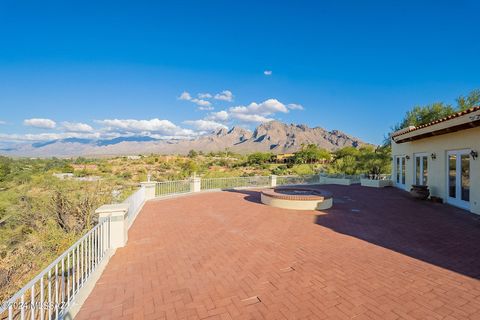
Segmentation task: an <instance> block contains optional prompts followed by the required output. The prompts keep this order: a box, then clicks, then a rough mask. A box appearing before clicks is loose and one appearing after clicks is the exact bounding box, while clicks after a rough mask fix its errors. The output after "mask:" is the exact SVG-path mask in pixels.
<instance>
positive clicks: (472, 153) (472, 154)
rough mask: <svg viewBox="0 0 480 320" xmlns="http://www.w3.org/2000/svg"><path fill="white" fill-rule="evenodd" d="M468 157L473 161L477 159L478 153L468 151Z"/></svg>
mask: <svg viewBox="0 0 480 320" xmlns="http://www.w3.org/2000/svg"><path fill="white" fill-rule="evenodd" d="M470 156H471V157H472V159H473V160H475V159H477V158H478V151H475V150H472V151H470Z"/></svg>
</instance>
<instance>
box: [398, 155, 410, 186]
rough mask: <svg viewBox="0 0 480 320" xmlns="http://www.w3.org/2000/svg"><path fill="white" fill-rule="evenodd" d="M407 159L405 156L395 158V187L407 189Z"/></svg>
mask: <svg viewBox="0 0 480 320" xmlns="http://www.w3.org/2000/svg"><path fill="white" fill-rule="evenodd" d="M406 161H407V159H406V158H405V156H396V157H395V185H396V186H397V187H400V188H402V189H405V167H406Z"/></svg>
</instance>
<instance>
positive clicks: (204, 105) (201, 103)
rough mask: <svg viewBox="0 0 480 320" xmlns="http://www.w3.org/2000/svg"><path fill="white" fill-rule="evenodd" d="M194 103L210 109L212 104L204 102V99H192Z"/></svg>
mask: <svg viewBox="0 0 480 320" xmlns="http://www.w3.org/2000/svg"><path fill="white" fill-rule="evenodd" d="M190 101H192V102H193V103H195V104H196V105H197V106H201V107H210V106H211V105H212V104H211V103H210V101H207V100H203V99H197V98H195V99H192V100H190Z"/></svg>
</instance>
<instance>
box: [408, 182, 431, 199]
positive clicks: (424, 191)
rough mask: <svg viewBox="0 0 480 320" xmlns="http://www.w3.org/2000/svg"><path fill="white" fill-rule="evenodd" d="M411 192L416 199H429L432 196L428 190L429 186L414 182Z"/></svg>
mask: <svg viewBox="0 0 480 320" xmlns="http://www.w3.org/2000/svg"><path fill="white" fill-rule="evenodd" d="M410 194H411V195H412V197H414V198H415V199H419V200H427V199H428V197H429V196H430V190H428V186H423V185H418V184H414V185H412V188H411V189H410Z"/></svg>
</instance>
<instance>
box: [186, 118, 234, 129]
mask: <svg viewBox="0 0 480 320" xmlns="http://www.w3.org/2000/svg"><path fill="white" fill-rule="evenodd" d="M183 123H185V124H188V125H190V126H192V127H194V128H195V129H197V130H202V131H212V130H215V129H220V128H225V129H228V127H227V126H226V125H224V124H221V123H218V122H215V121H210V120H187V121H184V122H183Z"/></svg>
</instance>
